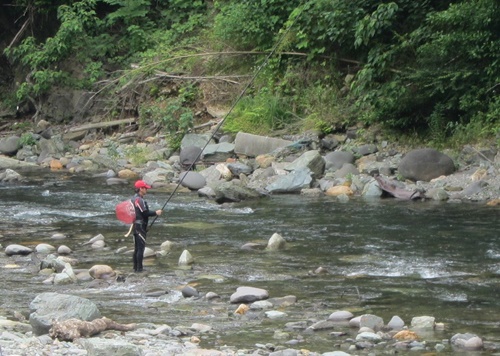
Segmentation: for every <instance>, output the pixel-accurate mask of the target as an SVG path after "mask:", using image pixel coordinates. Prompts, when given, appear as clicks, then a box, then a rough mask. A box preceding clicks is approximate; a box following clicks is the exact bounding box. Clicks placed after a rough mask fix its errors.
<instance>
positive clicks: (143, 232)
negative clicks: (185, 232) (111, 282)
mask: <svg viewBox="0 0 500 356" xmlns="http://www.w3.org/2000/svg"><path fill="white" fill-rule="evenodd" d="M134 187H135V195H134V197H133V198H132V202H133V204H134V209H135V220H134V224H133V233H134V272H142V271H143V270H144V269H143V266H142V260H143V259H144V250H145V249H146V237H147V228H148V219H149V217H151V216H160V215H161V213H162V212H163V211H162V210H161V209H158V210H156V211H149V207H148V203H147V202H146V201H145V200H144V196H145V195H146V193H147V190H148V189H150V188H151V186H149V185H148V184H146V182H144V181H143V180H138V181H137V182H135V184H134Z"/></svg>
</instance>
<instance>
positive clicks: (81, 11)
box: [6, 0, 99, 100]
mask: <svg viewBox="0 0 500 356" xmlns="http://www.w3.org/2000/svg"><path fill="white" fill-rule="evenodd" d="M95 3H96V1H95V0H84V1H80V2H76V3H74V4H73V5H71V6H69V5H61V6H60V7H59V8H58V19H59V20H60V21H61V25H60V27H59V30H58V31H57V33H56V35H55V36H53V37H49V38H47V39H46V41H45V43H38V42H37V40H36V39H35V38H34V37H27V38H26V39H25V40H23V41H22V43H21V44H20V45H19V46H17V47H14V48H12V49H10V50H7V51H6V54H7V55H8V56H10V57H11V58H12V59H14V60H19V61H20V62H21V63H22V64H23V65H24V66H26V67H27V68H28V70H29V71H30V76H29V78H30V80H27V81H25V82H23V83H22V84H21V85H20V87H19V89H18V91H17V97H18V99H19V100H23V99H25V98H27V97H29V96H35V97H37V96H40V95H42V94H44V93H47V92H48V91H49V90H50V89H51V88H52V87H53V86H54V84H56V83H57V84H62V85H64V84H68V77H69V75H68V73H65V72H64V71H63V70H61V69H58V68H57V65H58V64H59V63H61V62H62V61H64V60H65V59H67V58H68V57H69V56H71V55H72V54H73V53H74V51H75V50H76V49H77V48H79V46H80V45H81V42H80V41H81V38H82V35H84V33H85V29H86V28H89V27H90V28H91V27H94V26H95V25H96V23H97V22H98V21H99V20H98V18H97V17H96V13H95V11H94V10H93V7H94V6H95Z"/></svg>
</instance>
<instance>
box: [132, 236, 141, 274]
mask: <svg viewBox="0 0 500 356" xmlns="http://www.w3.org/2000/svg"><path fill="white" fill-rule="evenodd" d="M138 239H139V240H141V238H140V237H139V236H138V235H137V234H135V233H134V255H133V260H134V272H137V262H138V259H137V256H138V248H139V243H138V241H137V240H138Z"/></svg>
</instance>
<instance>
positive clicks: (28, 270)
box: [0, 171, 500, 352]
mask: <svg viewBox="0 0 500 356" xmlns="http://www.w3.org/2000/svg"><path fill="white" fill-rule="evenodd" d="M23 174H24V175H25V176H26V177H27V178H28V180H27V181H26V182H24V183H15V184H3V185H0V206H1V208H2V214H0V237H1V239H0V241H1V244H2V246H3V247H4V248H5V247H6V246H8V245H9V244H13V243H17V244H23V245H26V246H29V247H32V248H34V247H35V246H36V245H37V244H38V243H49V244H52V245H54V246H56V247H58V246H59V245H60V244H65V245H67V246H69V247H70V248H71V249H72V250H73V251H74V252H73V255H72V257H73V258H76V259H77V260H78V261H79V263H78V265H77V266H75V268H76V269H88V268H90V267H91V266H93V265H95V264H109V265H110V266H112V267H113V268H115V269H118V270H120V271H122V272H123V273H124V275H126V277H127V278H126V281H125V282H123V283H118V282H113V283H110V284H109V285H108V284H107V283H104V284H101V285H96V284H95V283H89V282H82V283H79V284H75V285H63V286H56V285H46V284H44V283H42V282H43V281H44V280H45V279H46V278H47V276H41V275H39V274H38V269H39V268H38V267H39V259H40V258H43V257H41V256H35V255H34V254H32V255H30V256H13V257H6V256H5V255H2V257H1V258H0V278H1V280H2V285H3V292H2V293H1V295H0V315H7V316H8V315H9V313H10V312H12V311H13V310H16V311H19V312H22V313H24V314H25V315H28V312H29V308H28V307H29V303H30V302H31V300H33V298H34V297H35V296H36V295H37V294H38V293H41V292H48V291H53V292H60V293H70V294H75V295H79V296H83V297H86V298H89V299H91V300H93V301H94V302H95V303H96V304H97V305H98V307H99V309H100V310H101V313H102V315H104V316H107V317H109V318H112V319H114V320H116V321H118V322H122V323H129V322H153V323H156V324H161V323H166V324H169V325H171V326H176V325H186V326H190V325H191V324H193V323H195V322H198V323H205V324H209V325H212V326H213V327H214V328H215V329H216V330H217V333H216V336H214V337H210V336H207V337H205V339H204V340H203V341H202V342H204V343H206V346H207V347H211V346H215V345H219V344H228V345H236V346H237V347H239V348H251V347H253V345H254V344H255V343H257V342H259V343H263V344H265V343H268V342H270V343H274V344H280V343H281V342H284V341H280V340H277V339H275V338H274V337H273V336H274V330H275V329H283V328H284V324H285V323H286V322H290V321H300V320H308V321H309V322H310V321H312V320H322V319H326V318H327V317H328V316H329V315H330V314H331V313H332V312H333V311H335V310H350V311H352V312H353V313H354V314H355V315H361V314H365V313H370V314H376V315H378V316H381V317H382V318H384V321H385V322H386V323H387V322H388V321H389V320H390V318H391V317H392V316H393V315H398V316H400V317H401V318H402V319H403V320H404V321H405V322H406V324H407V325H409V324H410V322H411V319H412V318H413V317H415V316H423V315H430V316H434V317H435V318H436V322H441V323H444V324H445V329H444V330H442V331H439V332H436V333H435V334H433V335H431V336H428V337H429V338H431V339H435V340H443V339H449V337H451V336H452V335H453V334H455V333H458V332H470V333H475V334H477V335H479V336H480V337H482V338H483V340H485V341H491V342H500V219H499V217H500V211H499V210H498V208H495V207H486V206H482V205H475V204H468V203H461V204H456V203H455V204H453V203H442V202H440V203H435V202H420V201H412V202H406V201H398V200H395V199H383V200H382V199H377V200H364V199H361V198H357V199H352V200H351V201H350V202H347V203H341V202H339V201H337V200H336V199H334V198H331V197H322V198H312V197H303V196H298V195H276V196H271V197H268V198H263V199H260V200H253V201H245V202H241V203H237V204H231V205H227V206H226V205H222V206H221V205H217V204H215V203H213V202H211V201H209V200H205V199H203V198H199V197H198V196H197V195H196V193H176V195H175V196H173V197H172V199H171V200H170V201H169V203H168V204H167V206H166V211H165V213H164V214H163V215H162V216H161V217H160V218H159V219H157V220H156V221H155V223H154V225H153V227H152V228H151V230H150V232H149V236H148V246H149V247H151V248H153V249H156V250H158V249H159V245H160V244H161V243H162V242H163V241H165V240H170V241H172V242H174V243H175V244H176V245H178V247H177V248H175V249H174V250H172V252H171V253H170V254H169V255H167V256H165V257H161V258H160V257H159V258H153V259H148V260H147V261H146V268H147V269H148V272H147V273H146V274H144V275H137V274H132V273H131V272H132V262H131V254H130V253H117V250H118V249H119V248H121V247H124V246H126V247H128V248H129V250H130V249H132V248H133V243H132V239H131V238H124V237H123V234H124V233H126V231H127V227H126V226H124V225H123V224H122V223H121V222H119V221H118V220H117V219H116V217H115V215H114V207H115V205H116V204H117V203H119V202H121V201H123V200H125V199H127V198H129V197H130V196H131V195H132V194H133V191H132V189H131V186H108V185H106V181H105V178H101V177H85V176H81V175H78V176H74V175H70V174H67V173H48V172H46V171H37V172H24V173H23ZM169 195H170V193H169V192H167V191H160V190H154V189H152V190H150V191H149V193H148V195H147V197H146V199H147V200H148V202H149V205H150V207H151V209H157V208H159V207H161V206H162V205H163V204H164V202H165V201H166V200H167V198H168V197H169ZM56 233H62V234H64V235H66V236H67V238H66V239H64V240H54V239H53V238H52V236H53V235H54V234H56ZM273 233H279V234H280V235H281V236H283V237H284V238H285V239H286V240H287V247H286V249H285V250H282V251H279V252H266V251H264V250H263V249H260V250H259V249H258V250H253V251H248V250H243V249H241V246H242V245H244V244H245V243H248V242H254V243H260V244H262V245H264V246H265V244H266V243H267V241H268V239H269V238H270V237H271V235H272V234H273ZM98 234H102V235H103V236H104V237H105V241H106V245H107V247H106V248H105V249H104V250H100V251H94V250H92V249H91V247H90V246H89V245H88V244H85V243H86V242H87V241H88V240H89V239H90V238H92V237H93V236H96V235H98ZM184 249H187V250H188V251H189V252H190V253H191V255H193V257H194V258H195V263H194V265H193V267H192V268H191V269H182V268H179V267H178V266H177V262H178V259H179V256H180V254H181V253H182V251H183V250H184ZM318 267H323V268H324V269H326V271H328V273H324V274H315V273H311V271H314V270H316V269H317V268H318ZM188 283H189V284H190V285H191V286H193V287H195V288H196V289H197V290H198V291H199V292H200V294H201V295H204V294H205V293H207V292H209V291H213V292H215V293H217V294H219V295H220V296H221V300H220V301H219V302H211V303H209V302H207V301H205V300H204V299H203V298H202V299H197V300H193V299H184V298H182V295H181V292H180V289H181V288H182V287H183V286H185V285H186V284H188ZM239 286H254V287H259V288H264V289H266V290H268V291H269V294H270V297H273V298H274V297H282V296H287V295H295V296H297V299H298V302H297V303H296V304H295V305H293V306H290V307H286V308H283V309H282V310H281V311H284V312H286V313H287V314H288V316H287V317H286V318H285V319H282V320H270V319H266V318H265V317H263V316H262V314H258V313H256V314H254V315H253V316H252V317H251V316H244V317H239V316H235V315H234V314H233V312H234V310H235V309H236V307H237V305H231V304H230V303H229V297H230V295H231V294H232V293H234V292H235V291H236V288H237V287H239ZM249 315H250V314H249ZM330 331H331V330H329V331H328V332H330ZM328 332H325V333H315V334H314V335H298V334H299V333H300V332H299V331H294V332H292V336H291V338H293V337H297V338H302V339H303V344H301V345H300V348H309V349H311V350H313V351H319V352H324V351H331V350H332V345H333V344H334V343H335V341H334V340H332V338H331V336H329V335H328ZM285 341H286V340H285Z"/></svg>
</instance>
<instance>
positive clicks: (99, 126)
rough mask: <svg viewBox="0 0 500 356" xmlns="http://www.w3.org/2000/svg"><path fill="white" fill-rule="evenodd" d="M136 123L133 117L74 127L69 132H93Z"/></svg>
mask: <svg viewBox="0 0 500 356" xmlns="http://www.w3.org/2000/svg"><path fill="white" fill-rule="evenodd" d="M135 121H136V119H135V118H133V117H131V118H128V119H122V120H114V121H106V122H97V123H95V124H88V125H82V126H78V127H72V128H70V129H69V132H76V131H84V130H92V129H102V128H106V127H112V126H118V125H124V124H132V123H134V122H135Z"/></svg>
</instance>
